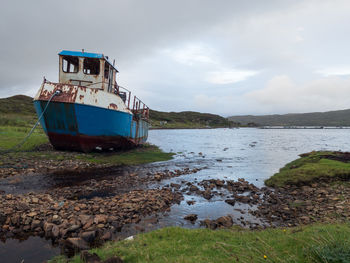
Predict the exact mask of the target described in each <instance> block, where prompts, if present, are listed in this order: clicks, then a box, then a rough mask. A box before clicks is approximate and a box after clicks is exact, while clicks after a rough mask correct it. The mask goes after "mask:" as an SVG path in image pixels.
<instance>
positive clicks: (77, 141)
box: [34, 50, 149, 152]
mask: <svg viewBox="0 0 350 263" xmlns="http://www.w3.org/2000/svg"><path fill="white" fill-rule="evenodd" d="M58 55H59V83H53V82H49V81H47V80H46V79H45V78H44V81H43V83H42V85H41V87H40V89H39V91H38V93H37V94H36V96H35V97H34V106H35V109H36V112H37V114H38V116H39V117H40V116H41V115H42V118H41V119H40V123H41V125H42V127H43V129H44V131H45V133H46V134H47V136H48V138H49V140H50V142H51V144H52V145H53V147H54V148H55V149H59V150H76V151H83V152H89V151H92V150H94V149H104V150H105V149H110V148H113V149H116V148H126V147H130V146H135V145H138V144H142V143H144V142H145V141H146V140H147V137H148V127H149V108H148V107H147V106H146V105H145V104H144V103H143V102H142V101H141V100H140V99H138V98H137V97H136V96H132V95H131V92H130V91H129V90H127V89H125V88H123V87H121V86H119V85H118V84H117V81H116V75H117V72H118V70H117V68H116V67H115V65H114V64H115V63H114V61H113V63H111V61H110V60H109V59H108V57H107V56H104V55H103V54H97V53H87V52H84V50H83V51H82V52H76V51H68V50H63V51H61V52H60V53H59V54H58Z"/></svg>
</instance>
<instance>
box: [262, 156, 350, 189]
mask: <svg viewBox="0 0 350 263" xmlns="http://www.w3.org/2000/svg"><path fill="white" fill-rule="evenodd" d="M348 155H349V157H350V154H347V153H342V152H311V153H307V154H302V155H300V158H299V159H297V160H295V161H292V162H290V163H288V164H287V165H286V166H284V167H283V168H281V169H280V171H279V172H278V173H276V174H275V175H273V176H272V177H270V178H269V179H267V180H266V181H265V184H266V185H267V186H272V187H281V186H285V185H302V184H308V183H311V182H313V181H315V180H317V179H335V180H337V179H339V178H348V177H350V162H349V161H350V160H348V158H349V157H348Z"/></svg>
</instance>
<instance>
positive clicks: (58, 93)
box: [0, 90, 62, 155]
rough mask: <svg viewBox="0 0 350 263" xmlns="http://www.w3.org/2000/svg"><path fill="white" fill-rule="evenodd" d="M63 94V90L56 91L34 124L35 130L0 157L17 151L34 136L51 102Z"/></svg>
mask: <svg viewBox="0 0 350 263" xmlns="http://www.w3.org/2000/svg"><path fill="white" fill-rule="evenodd" d="M61 92H62V91H61V90H56V92H55V93H53V94H52V95H51V97H50V99H49V100H48V101H47V103H46V106H45V108H44V110H43V111H42V113H41V114H40V116H39V118H38V120H37V122H36V123H35V124H34V126H33V128H32V129H31V130H30V132H29V133H28V134H27V136H26V137H24V138H23V140H22V141H21V142H20V143H18V144H16V145H15V146H12V147H11V148H10V149H8V150H4V151H0V155H3V154H6V153H10V152H15V149H16V148H19V147H21V146H22V145H23V144H24V143H25V142H26V141H27V140H28V138H29V137H30V135H32V133H33V132H34V130H35V128H36V127H37V126H38V125H39V123H40V120H41V118H42V117H43V116H44V113H45V111H46V110H47V107H48V106H49V104H50V102H51V100H52V99H53V98H54V97H55V96H57V95H60V94H61Z"/></svg>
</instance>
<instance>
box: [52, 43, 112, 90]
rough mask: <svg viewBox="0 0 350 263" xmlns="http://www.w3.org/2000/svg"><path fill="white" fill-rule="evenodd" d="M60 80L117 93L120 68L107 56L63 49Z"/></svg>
mask: <svg viewBox="0 0 350 263" xmlns="http://www.w3.org/2000/svg"><path fill="white" fill-rule="evenodd" d="M58 55H59V82H60V83H62V84H71V85H77V86H85V87H91V88H99V89H102V90H104V91H106V92H111V93H117V89H118V85H117V80H116V75H117V73H118V70H117V69H116V67H115V65H114V64H115V63H114V61H113V63H111V62H110V61H109V59H108V57H107V56H104V55H103V54H98V53H88V52H84V50H83V51H81V52H79V51H68V50H63V51H61V52H60V53H59V54H58Z"/></svg>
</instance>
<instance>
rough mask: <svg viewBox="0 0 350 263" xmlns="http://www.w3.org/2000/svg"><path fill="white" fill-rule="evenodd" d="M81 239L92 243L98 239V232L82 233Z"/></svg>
mask: <svg viewBox="0 0 350 263" xmlns="http://www.w3.org/2000/svg"><path fill="white" fill-rule="evenodd" d="M80 237H81V238H82V239H84V240H85V241H86V242H88V243H92V242H93V241H94V240H95V237H96V231H86V232H83V233H81V235H80Z"/></svg>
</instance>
